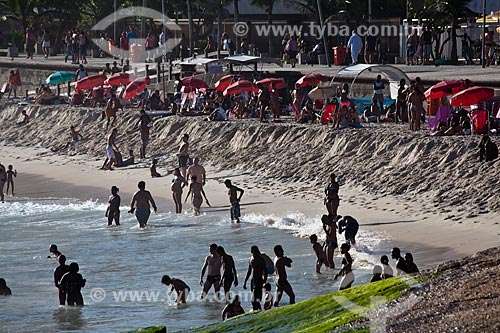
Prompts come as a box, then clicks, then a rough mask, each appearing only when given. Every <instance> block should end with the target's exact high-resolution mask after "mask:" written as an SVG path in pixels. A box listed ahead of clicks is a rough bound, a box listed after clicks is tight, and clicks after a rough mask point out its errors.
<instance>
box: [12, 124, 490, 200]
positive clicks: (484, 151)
mask: <svg viewBox="0 0 500 333" xmlns="http://www.w3.org/2000/svg"><path fill="white" fill-rule="evenodd" d="M497 157H498V146H497V145H496V144H495V143H494V142H493V141H491V139H490V137H489V136H488V134H484V135H483V137H482V138H481V142H480V143H479V162H482V161H483V159H484V161H485V162H489V161H493V160H495V159H496V158H497ZM8 192H9V186H8V185H7V193H8Z"/></svg>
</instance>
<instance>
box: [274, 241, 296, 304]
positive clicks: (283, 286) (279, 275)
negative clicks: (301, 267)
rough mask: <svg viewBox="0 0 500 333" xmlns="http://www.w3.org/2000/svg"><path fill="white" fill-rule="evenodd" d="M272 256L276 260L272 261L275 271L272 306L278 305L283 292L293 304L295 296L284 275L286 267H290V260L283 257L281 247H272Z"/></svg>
mask: <svg viewBox="0 0 500 333" xmlns="http://www.w3.org/2000/svg"><path fill="white" fill-rule="evenodd" d="M274 254H276V258H275V259H274V269H275V271H276V276H275V282H276V301H275V302H274V306H278V305H279V302H280V301H281V296H283V292H285V293H286V294H287V295H288V297H289V298H290V304H295V294H294V292H293V289H292V286H291V285H290V282H288V278H287V273H286V267H291V266H292V259H290V258H288V257H286V256H285V251H284V250H283V247H282V246H281V245H276V246H275V247H274Z"/></svg>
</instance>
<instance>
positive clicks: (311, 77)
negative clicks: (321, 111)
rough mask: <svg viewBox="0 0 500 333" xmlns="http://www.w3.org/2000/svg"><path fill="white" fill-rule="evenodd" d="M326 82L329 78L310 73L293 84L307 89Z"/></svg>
mask: <svg viewBox="0 0 500 333" xmlns="http://www.w3.org/2000/svg"><path fill="white" fill-rule="evenodd" d="M328 80H330V78H329V77H328V76H325V75H323V74H316V73H310V74H306V75H304V76H303V77H301V78H300V79H298V80H297V82H295V84H298V85H299V86H301V87H307V86H313V85H315V84H317V83H318V82H324V81H328Z"/></svg>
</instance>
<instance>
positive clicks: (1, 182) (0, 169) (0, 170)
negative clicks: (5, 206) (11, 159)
mask: <svg viewBox="0 0 500 333" xmlns="http://www.w3.org/2000/svg"><path fill="white" fill-rule="evenodd" d="M6 182H7V172H6V171H5V167H4V166H3V165H1V164H0V201H1V202H2V203H3V202H5V195H4V193H3V188H4V186H5V183H6Z"/></svg>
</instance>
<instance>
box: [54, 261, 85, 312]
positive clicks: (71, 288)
mask: <svg viewBox="0 0 500 333" xmlns="http://www.w3.org/2000/svg"><path fill="white" fill-rule="evenodd" d="M79 270H80V267H79V266H78V264H77V263H76V262H72V263H71V264H69V272H68V273H66V274H64V276H63V277H62V278H61V282H60V285H61V288H62V290H63V291H64V292H65V293H66V301H67V302H68V305H70V306H74V305H78V306H83V297H82V292H81V289H82V288H83V287H85V283H86V282H87V280H85V279H84V278H83V277H82V275H81V274H80V273H78V271H79Z"/></svg>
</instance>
